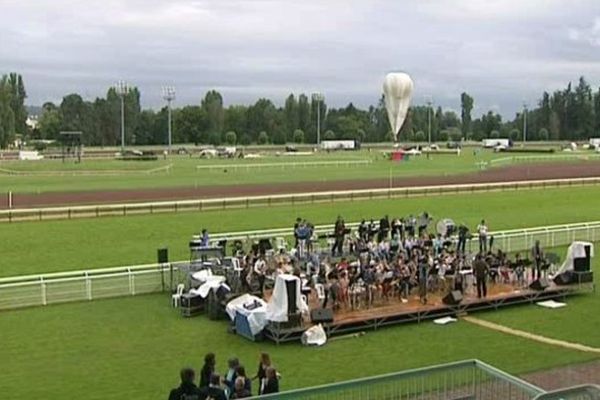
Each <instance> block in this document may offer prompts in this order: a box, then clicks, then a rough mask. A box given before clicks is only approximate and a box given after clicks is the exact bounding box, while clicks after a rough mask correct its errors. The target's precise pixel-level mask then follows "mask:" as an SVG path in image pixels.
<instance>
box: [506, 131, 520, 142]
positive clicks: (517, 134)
mask: <svg viewBox="0 0 600 400" xmlns="http://www.w3.org/2000/svg"><path fill="white" fill-rule="evenodd" d="M508 137H509V138H510V139H511V140H512V141H514V142H516V141H517V140H519V139H521V131H520V130H518V129H517V128H513V129H511V130H510V133H509V134H508Z"/></svg>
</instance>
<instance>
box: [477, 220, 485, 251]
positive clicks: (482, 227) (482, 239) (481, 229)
mask: <svg viewBox="0 0 600 400" xmlns="http://www.w3.org/2000/svg"><path fill="white" fill-rule="evenodd" d="M477 235H478V236H479V252H480V253H486V252H487V236H488V227H487V225H486V224H485V220H484V219H482V220H481V222H480V223H479V225H477Z"/></svg>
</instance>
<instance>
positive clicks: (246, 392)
mask: <svg viewBox="0 0 600 400" xmlns="http://www.w3.org/2000/svg"><path fill="white" fill-rule="evenodd" d="M248 397H252V394H250V391H249V390H247V389H242V391H241V392H239V393H238V392H233V393H232V394H231V398H232V399H245V398H248Z"/></svg>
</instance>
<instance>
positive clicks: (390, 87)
mask: <svg viewBox="0 0 600 400" xmlns="http://www.w3.org/2000/svg"><path fill="white" fill-rule="evenodd" d="M412 91H413V81H412V79H411V78H410V76H409V75H408V74H405V73H404V72H390V73H389V74H387V75H386V76H385V80H384V81H383V94H384V97H385V108H386V109H387V114H388V119H389V121H390V126H391V127H392V132H393V133H394V137H395V138H396V139H398V133H399V132H400V128H402V124H404V120H405V119H406V114H407V113H408V106H409V105H410V99H411V97H412Z"/></svg>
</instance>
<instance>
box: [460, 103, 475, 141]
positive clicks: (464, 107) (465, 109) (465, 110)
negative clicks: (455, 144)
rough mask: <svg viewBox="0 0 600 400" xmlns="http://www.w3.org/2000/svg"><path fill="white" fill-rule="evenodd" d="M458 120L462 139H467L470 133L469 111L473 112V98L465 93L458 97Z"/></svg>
mask: <svg viewBox="0 0 600 400" xmlns="http://www.w3.org/2000/svg"><path fill="white" fill-rule="evenodd" d="M460 109H461V111H460V120H461V127H462V133H463V136H464V137H467V135H468V133H469V132H470V131H471V111H472V110H473V98H472V97H471V96H469V95H468V94H467V93H466V92H462V93H461V95H460Z"/></svg>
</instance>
